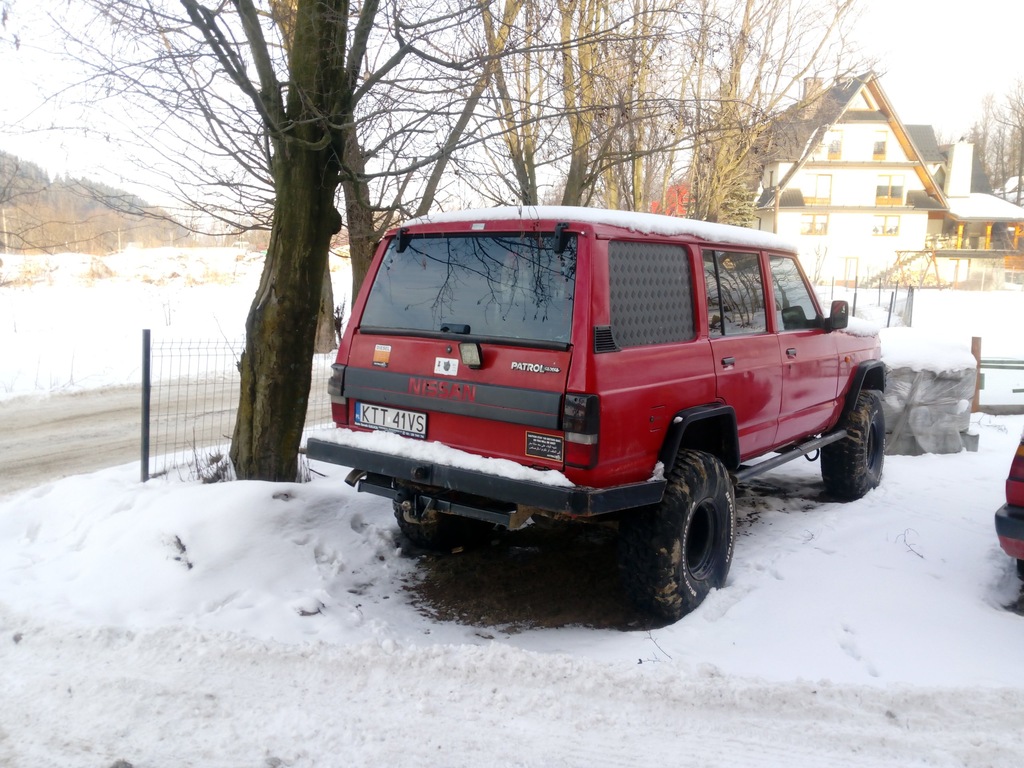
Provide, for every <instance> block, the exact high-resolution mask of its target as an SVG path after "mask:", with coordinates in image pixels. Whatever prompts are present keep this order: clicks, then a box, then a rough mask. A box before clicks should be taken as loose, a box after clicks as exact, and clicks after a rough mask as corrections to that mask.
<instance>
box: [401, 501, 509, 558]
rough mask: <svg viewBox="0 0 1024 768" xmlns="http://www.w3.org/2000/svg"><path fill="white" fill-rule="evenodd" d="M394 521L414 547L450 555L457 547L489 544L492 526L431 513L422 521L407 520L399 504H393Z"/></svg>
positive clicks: (465, 518)
mask: <svg viewBox="0 0 1024 768" xmlns="http://www.w3.org/2000/svg"><path fill="white" fill-rule="evenodd" d="M393 508H394V511H395V519H396V520H397V521H398V528H399V530H401V532H402V534H403V535H404V536H405V537H406V538H407V539H408V540H409V541H411V542H412V543H413V544H414V545H416V546H417V547H421V548H422V549H429V550H433V551H435V552H450V551H451V550H453V549H456V548H458V547H476V546H480V545H482V544H485V543H487V542H488V541H490V539H491V537H492V536H493V535H494V533H495V530H494V526H493V525H491V524H490V523H486V522H484V521H482V520H472V519H470V518H467V517H459V516H457V515H446V514H442V513H440V512H435V511H431V512H428V513H426V514H425V515H424V516H423V518H422V519H420V520H415V519H412V518H411V517H407V516H406V514H405V512H404V510H403V509H402V505H401V503H400V502H397V501H396V502H394V504H393Z"/></svg>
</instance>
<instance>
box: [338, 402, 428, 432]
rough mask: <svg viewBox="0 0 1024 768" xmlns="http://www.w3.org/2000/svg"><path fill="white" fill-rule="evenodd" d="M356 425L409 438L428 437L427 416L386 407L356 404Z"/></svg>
mask: <svg viewBox="0 0 1024 768" xmlns="http://www.w3.org/2000/svg"><path fill="white" fill-rule="evenodd" d="M356 424H357V425H358V426H360V427H366V428H368V429H382V430H384V431H386V432H396V433H398V434H399V435H406V436H408V437H419V438H424V437H426V436H427V414H425V413H417V412H416V411H403V410H402V409H401V408H390V407H388V406H384V405H370V404H368V403H360V402H356Z"/></svg>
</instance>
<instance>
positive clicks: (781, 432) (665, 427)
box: [307, 207, 885, 621]
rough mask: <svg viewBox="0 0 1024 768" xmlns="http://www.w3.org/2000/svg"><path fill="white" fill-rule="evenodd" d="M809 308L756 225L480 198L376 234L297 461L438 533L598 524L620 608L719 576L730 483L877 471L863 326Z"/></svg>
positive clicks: (673, 604)
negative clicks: (476, 205) (316, 419)
mask: <svg viewBox="0 0 1024 768" xmlns="http://www.w3.org/2000/svg"><path fill="white" fill-rule="evenodd" d="M848 312H849V310H848V306H847V304H846V302H843V301H834V302H832V305H831V307H830V311H829V313H828V314H827V315H825V314H823V313H822V311H821V308H820V307H819V304H818V299H817V297H816V296H815V293H814V291H813V290H812V288H811V286H810V284H809V283H808V281H807V278H806V276H805V275H804V273H803V270H802V269H801V267H800V263H799V261H798V259H797V256H796V253H795V251H794V249H793V248H792V246H790V245H789V244H788V243H787V241H785V240H784V239H782V238H780V237H778V236H776V235H772V234H768V233H763V232H758V231H756V230H748V229H743V228H739V227H731V226H725V225H716V224H708V223H704V222H697V221H691V220H687V219H677V218H673V217H668V216H659V215H653V214H635V213H623V212H616V211H602V210H596V209H587V208H565V207H536V208H534V207H527V208H495V209H487V210H475V211H464V212H460V213H454V214H440V215H435V216H430V217H427V218H423V219H420V220H417V221H413V222H410V223H409V224H408V225H406V226H403V227H401V228H398V229H396V230H394V231H392V232H389V233H388V234H387V235H386V236H385V238H384V239H383V241H382V242H381V243H380V245H379V247H378V250H377V252H376V255H375V257H374V260H373V263H372V266H371V268H370V271H369V274H368V275H367V278H366V281H365V283H364V285H363V286H362V289H361V290H360V292H359V295H358V296H357V298H356V300H355V302H354V306H353V310H352V317H351V320H350V322H349V324H348V327H347V329H346V331H345V335H344V339H343V341H342V344H341V348H340V349H339V352H338V359H337V363H336V364H335V365H334V366H333V375H332V377H331V380H330V384H329V389H330V394H331V400H332V411H333V419H334V422H335V423H336V426H337V428H336V429H333V430H329V431H326V432H321V433H319V434H318V435H317V436H315V437H313V438H310V440H309V441H308V445H307V450H308V456H309V458H310V459H315V460H321V461H327V462H332V463H336V464H341V465H344V466H346V467H350V468H352V472H351V474H350V475H349V476H348V479H347V482H349V483H350V484H351V485H354V486H355V487H356V488H358V489H359V490H360V491H366V492H369V493H373V494H378V495H380V496H383V497H386V498H388V499H391V500H392V502H393V505H394V513H395V517H396V518H397V521H398V525H399V527H400V528H401V530H402V532H403V533H404V534H405V535H406V536H407V537H408V538H409V539H411V540H412V541H413V542H414V543H416V544H417V545H420V546H422V547H428V548H436V549H448V548H451V547H454V546H458V545H460V544H465V543H469V542H471V541H472V540H473V539H481V538H484V537H488V536H490V535H491V534H492V533H493V531H494V529H495V527H500V528H506V529H515V528H518V527H520V526H523V525H525V524H527V522H528V521H529V520H530V519H531V518H536V517H550V518H559V519H567V520H577V521H591V522H594V521H601V522H609V523H613V524H614V525H616V526H617V527H618V531H619V542H620V544H619V552H620V565H621V568H620V570H621V575H622V579H623V582H624V585H625V587H626V591H627V593H628V595H629V596H630V598H631V599H632V600H633V601H634V602H635V603H636V604H637V605H638V606H639V607H641V608H642V609H645V610H647V611H649V612H652V613H654V614H657V615H660V616H661V617H663V618H665V619H668V620H670V621H674V620H676V619H678V618H680V617H682V616H683V615H685V614H686V613H688V612H689V611H691V610H693V609H694V608H695V607H696V606H698V605H699V604H700V603H701V601H702V600H703V599H704V597H705V596H706V595H707V594H708V592H709V591H710V590H711V589H712V588H718V587H722V586H723V585H724V584H725V581H726V576H727V574H728V572H729V566H730V563H731V561H732V555H733V542H734V537H735V527H736V513H735V494H734V484H735V483H739V482H742V481H744V480H746V479H748V478H750V477H752V476H753V475H756V474H758V473H761V472H764V471H767V470H770V469H772V468H774V467H777V466H779V465H780V464H782V463H784V462H786V461H789V460H791V459H794V458H797V457H800V456H805V455H806V456H809V457H812V458H813V457H816V456H818V455H819V452H820V459H821V474H822V479H823V481H824V485H825V488H826V490H827V491H828V492H829V493H830V494H832V495H833V496H834V497H837V498H840V499H857V498H859V497H861V496H863V495H864V494H865V493H867V492H868V491H869V490H871V489H872V488H874V487H875V486H876V485H878V483H879V481H880V479H881V474H882V463H883V456H884V445H883V443H884V438H885V428H884V423H883V416H882V410H881V400H880V396H881V393H882V391H883V389H884V367H883V365H882V363H881V361H880V360H879V343H878V339H877V336H876V335H873V334H871V333H862V334H857V333H853V332H851V330H852V329H849V328H848V322H849V317H848Z"/></svg>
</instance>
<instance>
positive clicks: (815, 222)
mask: <svg viewBox="0 0 1024 768" xmlns="http://www.w3.org/2000/svg"><path fill="white" fill-rule="evenodd" d="M800 234H801V235H827V234H828V214H827V213H805V214H803V215H802V216H801V217H800Z"/></svg>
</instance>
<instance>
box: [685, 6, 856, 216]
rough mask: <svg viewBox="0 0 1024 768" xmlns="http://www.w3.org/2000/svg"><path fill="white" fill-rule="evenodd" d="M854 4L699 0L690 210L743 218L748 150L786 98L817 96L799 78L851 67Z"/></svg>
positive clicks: (802, 102) (811, 79)
mask: <svg viewBox="0 0 1024 768" xmlns="http://www.w3.org/2000/svg"><path fill="white" fill-rule="evenodd" d="M856 13H857V6H856V0H827V2H818V0H701V12H700V25H701V27H702V31H701V33H700V34H699V35H697V36H696V37H695V38H694V39H695V40H697V41H699V45H700V46H701V47H700V48H699V49H697V50H694V51H693V52H692V53H691V55H692V56H693V57H694V59H695V60H697V61H698V62H699V66H697V67H696V68H695V71H694V73H693V81H692V85H693V91H692V93H693V96H692V98H693V122H694V136H695V145H694V151H693V155H692V165H691V170H690V181H691V185H692V188H691V195H692V197H691V204H692V210H691V213H690V215H691V216H693V217H695V218H701V219H705V220H708V221H722V222H728V223H736V224H745V223H748V222H749V220H750V218H751V213H752V196H753V191H754V190H753V187H754V184H755V180H756V176H757V173H758V171H759V168H758V158H757V157H756V153H757V152H758V151H759V150H763V149H764V147H763V141H764V139H765V137H766V136H767V135H768V133H769V131H770V129H771V128H772V126H773V125H774V124H775V122H776V121H777V120H778V119H779V117H780V113H781V112H782V110H783V109H784V108H785V107H788V106H793V107H795V108H801V107H803V106H806V105H807V104H809V103H811V102H813V101H814V100H815V99H816V98H817V97H818V96H820V94H821V92H822V89H820V88H814V87H812V88H804V86H805V84H808V83H810V84H814V83H819V82H823V81H831V80H835V79H837V78H839V77H841V76H843V75H845V74H847V73H848V72H850V71H851V70H850V63H849V61H848V60H849V57H850V53H851V49H850V46H849V44H848V42H847V38H846V34H847V32H848V29H849V27H850V25H851V24H852V22H853V21H854V20H855V18H856Z"/></svg>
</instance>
